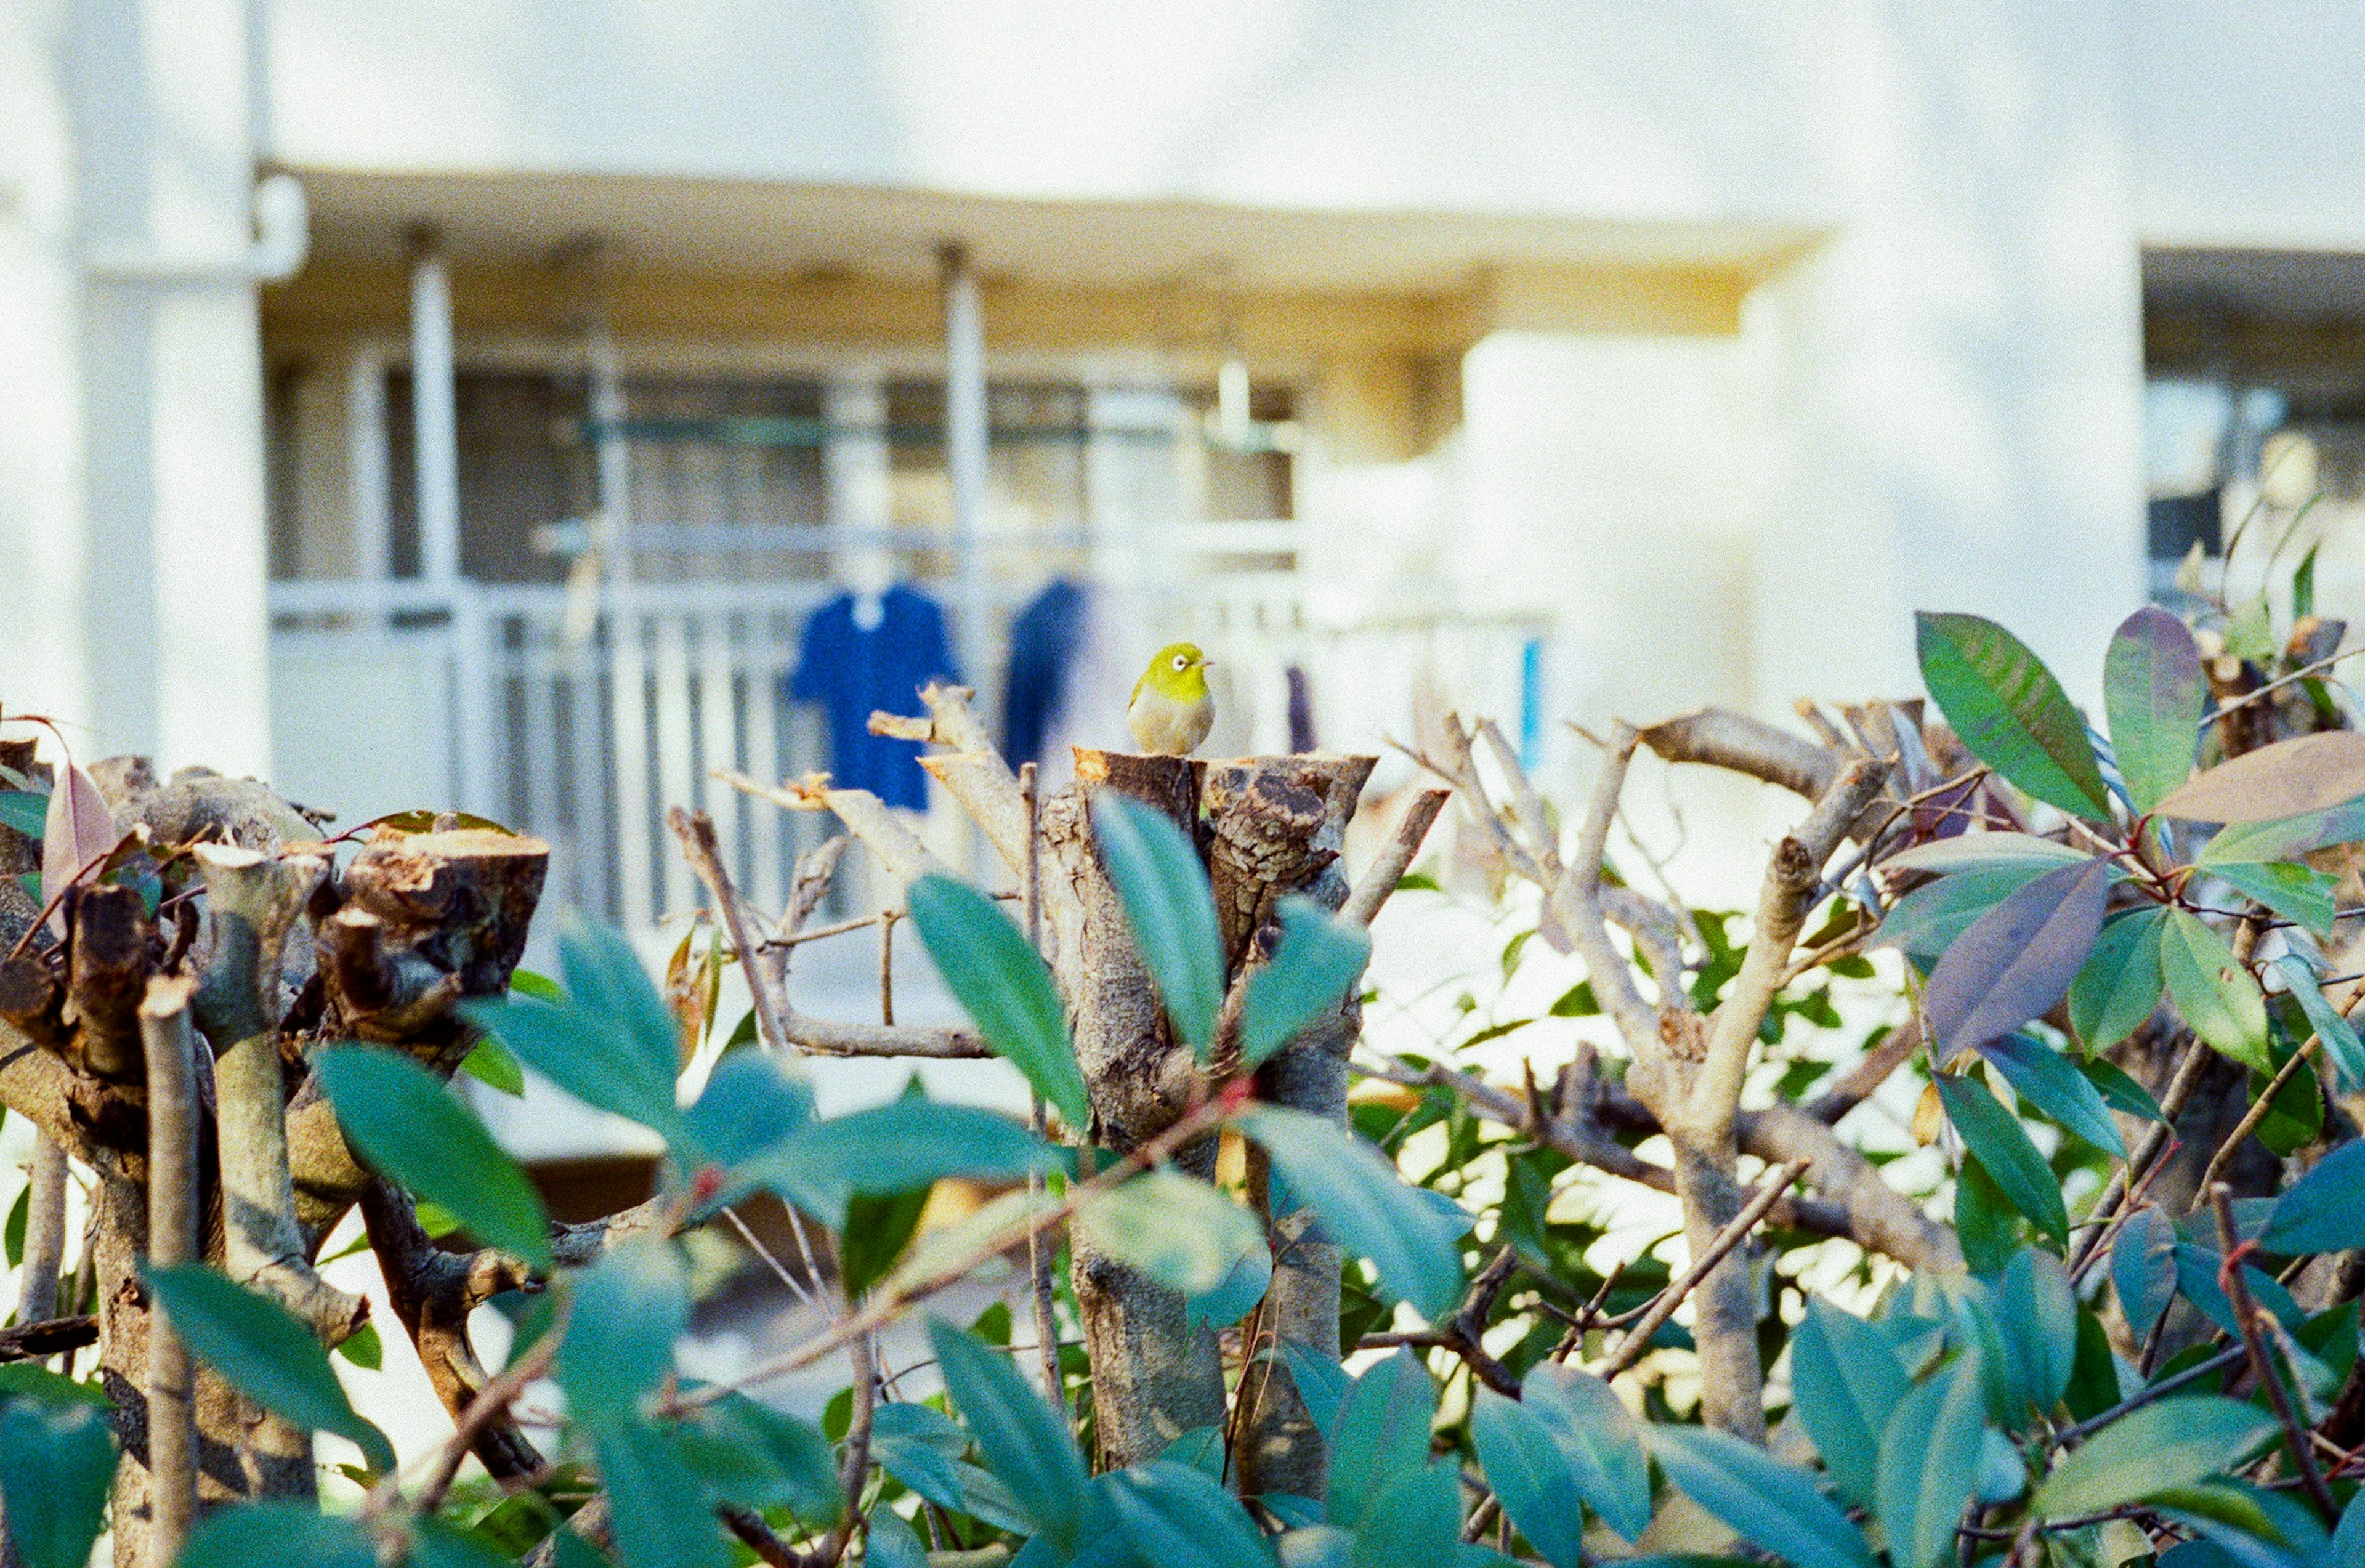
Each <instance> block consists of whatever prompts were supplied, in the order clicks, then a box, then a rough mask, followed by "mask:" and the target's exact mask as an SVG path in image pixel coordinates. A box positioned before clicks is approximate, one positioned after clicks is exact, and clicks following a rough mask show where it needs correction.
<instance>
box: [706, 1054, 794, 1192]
mask: <svg viewBox="0 0 2365 1568" xmlns="http://www.w3.org/2000/svg"><path fill="white" fill-rule="evenodd" d="M812 1120H813V1081H811V1080H810V1079H808V1078H807V1077H806V1076H805V1074H804V1070H803V1069H802V1068H801V1067H799V1066H797V1065H795V1064H794V1063H793V1062H792V1061H790V1060H788V1059H784V1058H780V1057H776V1056H773V1055H771V1054H770V1053H769V1052H766V1051H732V1052H728V1053H726V1054H725V1055H723V1058H721V1059H719V1060H718V1061H716V1062H715V1064H714V1070H713V1071H712V1072H711V1073H709V1074H708V1075H707V1079H706V1087H705V1089H704V1090H702V1091H701V1092H700V1094H699V1096H698V1103H696V1104H694V1105H692V1106H691V1107H690V1108H689V1130H690V1134H691V1136H692V1137H694V1138H695V1139H696V1140H697V1143H698V1147H699V1148H700V1150H701V1152H702V1153H703V1154H704V1155H705V1157H706V1158H707V1159H711V1160H712V1161H714V1162H715V1163H716V1164H717V1165H722V1166H726V1167H728V1166H737V1165H741V1164H744V1163H745V1162H746V1161H747V1160H750V1159H755V1158H756V1157H757V1155H759V1154H762V1153H764V1152H766V1151H767V1150H768V1149H772V1148H778V1147H779V1145H780V1144H781V1143H782V1142H784V1141H786V1140H787V1139H788V1138H789V1137H792V1136H793V1135H795V1134H796V1133H797V1132H798V1131H799V1130H800V1129H801V1128H803V1127H804V1126H806V1125H807V1124H808V1123H810V1122H811V1121H812Z"/></svg>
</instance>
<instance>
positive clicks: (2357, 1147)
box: [2259, 1139, 2365, 1257]
mask: <svg viewBox="0 0 2365 1568" xmlns="http://www.w3.org/2000/svg"><path fill="white" fill-rule="evenodd" d="M2360 1199H2365V1140H2359V1139H2351V1140H2350V1141H2348V1142H2347V1143H2344V1144H2342V1145H2341V1146H2340V1147H2339V1148H2336V1149H2334V1150H2333V1151H2332V1152H2331V1153H2330V1154H2327V1155H2326V1156H2325V1157H2324V1158H2323V1159H2319V1160H2317V1161H2316V1162H2315V1166H2314V1167H2313V1168H2312V1169H2311V1170H2309V1171H2308V1173H2307V1174H2306V1175H2304V1176H2303V1177H2301V1178H2300V1179H2299V1180H2298V1181H2296V1182H2292V1184H2291V1187H2290V1189H2289V1190H2288V1191H2286V1192H2285V1193H2283V1194H2282V1196H2281V1197H2279V1198H2277V1199H2276V1200H2275V1206H2274V1210H2273V1213H2272V1214H2271V1215H2270V1217H2269V1219H2268V1221H2267V1228H2266V1230H2265V1231H2264V1232H2263V1233H2261V1234H2260V1236H2259V1246H2261V1247H2263V1248H2265V1249H2267V1250H2268V1251H2270V1252H2281V1253H2285V1254H2288V1255H2291V1256H2293V1257H2296V1256H2298V1255H2299V1254H2301V1253H2305V1252H2345V1251H2347V1250H2348V1249H2351V1248H2357V1247H2365V1201H2360Z"/></svg>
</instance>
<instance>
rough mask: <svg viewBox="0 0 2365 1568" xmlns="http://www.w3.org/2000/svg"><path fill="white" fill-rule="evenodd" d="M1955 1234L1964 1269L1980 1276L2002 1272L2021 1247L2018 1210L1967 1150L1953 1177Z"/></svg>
mask: <svg viewBox="0 0 2365 1568" xmlns="http://www.w3.org/2000/svg"><path fill="white" fill-rule="evenodd" d="M1955 1234H1956V1238H1957V1239H1958V1240H1959V1241H1960V1242H1961V1244H1962V1249H1963V1266H1964V1267H1965V1268H1967V1269H1968V1270H1970V1271H1971V1272H1972V1273H1974V1274H1978V1275H1981V1276H1985V1275H1990V1274H2000V1273H2001V1272H2002V1271H2003V1270H2004V1267H2005V1265H2006V1264H2008V1263H2010V1262H2011V1261H2012V1253H2013V1252H2014V1251H2015V1250H2016V1249H2018V1248H2019V1247H2020V1245H2021V1235H2020V1211H2019V1210H2017V1209H2015V1208H2013V1207H2012V1200H2011V1199H2010V1198H2007V1197H2005V1196H2004V1195H2003V1189H2002V1188H2001V1187H1999V1186H1997V1185H1996V1181H1995V1178H1994V1177H1992V1176H1990V1175H1989V1174H1988V1168H1987V1167H1986V1166H1984V1165H1982V1164H1980V1163H1979V1157H1978V1155H1976V1154H1973V1153H1971V1152H1970V1151H1969V1150H1967V1149H1966V1150H1964V1152H1963V1168H1962V1170H1960V1171H1958V1172H1956V1177H1955Z"/></svg>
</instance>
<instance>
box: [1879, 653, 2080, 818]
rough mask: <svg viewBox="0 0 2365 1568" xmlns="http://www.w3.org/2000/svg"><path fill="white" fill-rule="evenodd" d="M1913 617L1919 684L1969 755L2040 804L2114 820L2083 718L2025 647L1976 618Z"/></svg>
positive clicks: (2077, 813)
mask: <svg viewBox="0 0 2365 1568" xmlns="http://www.w3.org/2000/svg"><path fill="white" fill-rule="evenodd" d="M1913 620H1914V624H1915V628H1916V633H1917V642H1918V644H1919V646H1920V651H1921V659H1922V683H1923V684H1924V685H1926V686H1927V687H1928V688H1929V689H1930V696H1931V698H1932V700H1934V701H1935V702H1936V703H1937V704H1938V709H1939V711H1941V712H1943V713H1944V714H1945V716H1946V722H1947V723H1949V724H1951V725H1952V726H1954V730H1955V734H1956V735H1957V736H1959V737H1961V739H1962V743H1963V745H1965V746H1967V747H1968V748H1969V750H1970V752H1971V755H1972V756H1976V757H1978V759H1979V760H1980V761H1981V762H1984V763H1986V764H1987V765H1988V766H1989V767H1992V768H1994V769H1995V770H1996V771H1997V772H1998V773H1999V774H2001V775H2002V776H2003V777H2004V778H2006V779H2009V780H2010V781H2011V782H2012V783H2013V784H2016V785H2018V786H2019V787H2020V788H2021V789H2023V790H2027V791H2028V792H2029V793H2030V794H2031V795H2034V796H2035V797H2036V798H2037V799H2038V800H2040V801H2046V802H2047V803H2049V804H2051V805H2056V806H2058V807H2060V808H2061V809H2062V810H2063V811H2065V812H2070V813H2071V814H2073V815H2076V816H2081V817H2084V818H2086V819H2087V820H2089V821H2090V822H2098V823H2107V822H2109V821H2110V820H2111V796H2110V791H2109V790H2107V789H2106V788H2105V787H2104V786H2103V783H2102V768H2101V767H2099V766H2098V765H2097V764H2096V762H2095V760H2094V748H2093V746H2092V745H2090V744H2089V743H2088V741H2087V739H2086V723H2085V721H2084V720H2083V719H2081V718H2079V715H2078V710H2077V709H2076V708H2075V707H2073V706H2071V704H2070V701H2069V698H2068V693H2066V692H2064V691H2063V690H2062V689H2061V683H2060V682H2058V681H2057V680H2055V679H2054V678H2053V672H2052V671H2050V670H2048V669H2046V667H2045V665H2044V662H2043V661H2042V660H2040V659H2039V658H2038V657H2037V656H2036V655H2035V654H2034V653H2033V652H2031V651H2030V650H2029V648H2028V645H2027V644H2024V643H2023V642H2022V641H2021V640H2020V639H2019V638H2017V637H2015V636H2013V635H2012V633H2010V632H2007V631H2005V630H2004V629H2003V628H2002V627H2001V626H1999V625H1997V624H1996V623H1995V622H1992V621H1989V620H1986V619H1984V618H1982V617H1980V616H1977V615H1933V614H1929V613H1922V614H1917V615H1915V616H1914V618H1913Z"/></svg>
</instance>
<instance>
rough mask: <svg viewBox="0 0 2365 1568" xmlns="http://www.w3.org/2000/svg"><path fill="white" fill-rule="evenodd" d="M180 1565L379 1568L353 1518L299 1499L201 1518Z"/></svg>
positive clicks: (185, 1567)
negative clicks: (305, 1503) (323, 1509)
mask: <svg viewBox="0 0 2365 1568" xmlns="http://www.w3.org/2000/svg"><path fill="white" fill-rule="evenodd" d="M174 1568H377V1549H376V1548H375V1547H374V1546H372V1545H371V1544H370V1538H369V1537H368V1536H367V1535H364V1533H363V1532H362V1527H361V1526H360V1525H358V1524H356V1523H355V1522H354V1521H353V1520H352V1519H350V1518H345V1517H343V1516H342V1515H338V1514H323V1513H320V1512H319V1511H318V1510H317V1509H314V1508H309V1507H306V1506H303V1505H301V1504H297V1503H241V1504H238V1505H236V1506H231V1507H228V1508H219V1509H216V1510H215V1511H214V1512H212V1513H210V1514H207V1516H206V1517H205V1518H202V1519H199V1520H198V1521H197V1527H196V1529H193V1530H191V1531H190V1532H189V1541H188V1544H187V1545H186V1546H184V1547H183V1548H182V1549H181V1555H180V1556H179V1557H178V1558H176V1559H175V1560H174Z"/></svg>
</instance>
